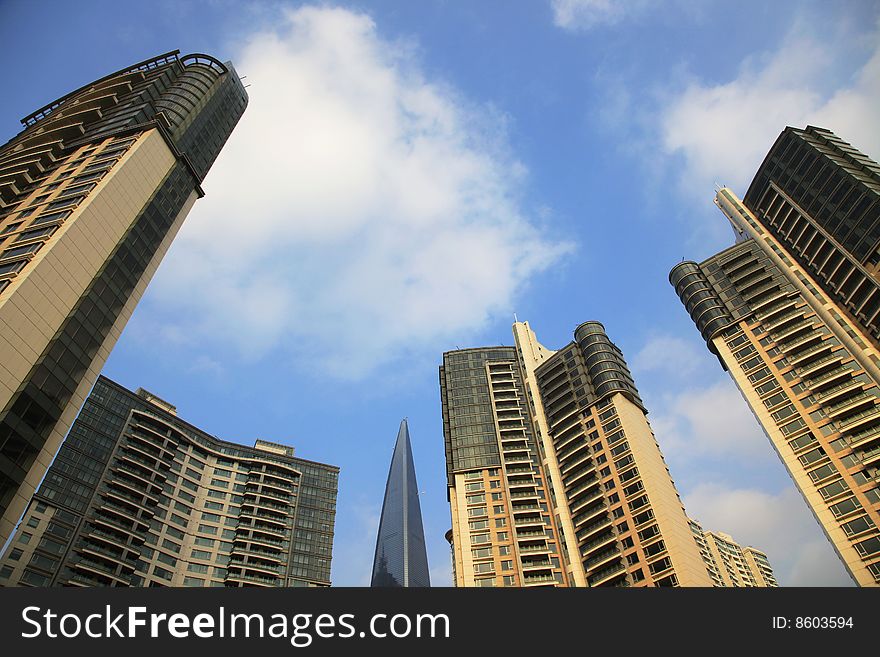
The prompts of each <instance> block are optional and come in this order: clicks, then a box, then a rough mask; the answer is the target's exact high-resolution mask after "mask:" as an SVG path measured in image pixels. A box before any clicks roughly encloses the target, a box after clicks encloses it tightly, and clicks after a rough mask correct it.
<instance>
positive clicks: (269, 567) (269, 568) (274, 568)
mask: <svg viewBox="0 0 880 657" xmlns="http://www.w3.org/2000/svg"><path fill="white" fill-rule="evenodd" d="M229 566H230V567H234V568H242V569H248V570H260V571H263V572H267V573H283V572H284V568H283V567H282V566H280V565H277V564H269V563H257V562H254V561H247V560H244V559H236V558H234V557H233V558H230V559H229Z"/></svg>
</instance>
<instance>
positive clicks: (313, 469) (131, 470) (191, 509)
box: [0, 377, 339, 587]
mask: <svg viewBox="0 0 880 657" xmlns="http://www.w3.org/2000/svg"><path fill="white" fill-rule="evenodd" d="M338 475H339V468H337V467H335V466H332V465H325V464H322V463H315V462H313V461H307V460H305V459H301V458H298V457H296V456H294V452H293V448H292V447H288V446H285V445H279V444H276V443H270V442H266V441H263V440H258V441H256V444H255V445H254V446H253V447H247V446H245V445H239V444H236V443H230V442H226V441H224V440H219V439H217V438H215V437H213V436H210V435H208V434H207V433H205V432H204V431H202V430H200V429H198V428H197V427H195V426H193V425H191V424H189V423H187V422H185V421H184V420H182V419H180V418H179V417H178V416H177V412H176V409H175V408H174V406H172V405H171V404H169V403H168V402H165V401H163V400H161V399H159V398H158V397H156V396H155V395H153V394H151V393H148V392H147V391H145V390H138V391H137V392H136V393H133V392H131V391H129V390H126V389H125V388H123V387H122V386H120V385H118V384H116V383H114V382H113V381H110V380H109V379H106V378H104V377H100V378H99V379H98V382H97V384H96V385H95V388H94V390H92V393H91V394H90V395H89V397H88V399H87V400H86V404H85V406H84V407H83V409H82V412H81V413H80V415H79V417H78V418H77V420H76V422H74V424H73V427H72V428H71V430H70V435H69V436H68V437H67V439H66V440H65V441H64V445H63V446H62V447H61V450H60V451H59V453H58V457H57V458H56V459H55V462H54V463H53V464H52V466H51V467H50V468H49V471H48V473H47V475H46V479H45V480H44V481H43V483H42V484H41V485H40V488H39V490H38V491H37V493H36V494H35V495H34V497H33V499H32V500H31V502H30V504H29V506H28V508H27V511H26V512H25V515H24V518H23V519H22V522H21V525H20V526H19V528H18V530H17V531H16V533H15V534H14V535H13V538H12V541H11V542H10V543H9V545H8V547H7V549H6V551H5V553H4V555H3V558H2V560H0V585H6V586H13V585H23V586H202V587H204V586H227V587H229V586H232V587H241V586H263V587H267V586H306V587H308V586H329V585H330V561H331V556H332V549H333V526H334V519H335V513H336V493H337V487H338Z"/></svg>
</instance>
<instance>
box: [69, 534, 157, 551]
mask: <svg viewBox="0 0 880 657" xmlns="http://www.w3.org/2000/svg"><path fill="white" fill-rule="evenodd" d="M83 536H84V537H85V538H89V539H100V540H103V541H107V542H108V543H110V544H111V545H115V546H117V547H121V548H123V549H125V550H129V551H131V552H133V553H134V554H140V551H139V550H138V548H137V547H136V546H134V545H132V544H129V543H128V540H127V539H126V537H121V536H117V535H115V534H113V533H111V532H105V531H103V530H101V529H97V528H92V529H87V530H86V531H85V532H83ZM131 536H132V535H131V534H129V535H128V537H129V538H130V537H131ZM141 542H143V541H141Z"/></svg>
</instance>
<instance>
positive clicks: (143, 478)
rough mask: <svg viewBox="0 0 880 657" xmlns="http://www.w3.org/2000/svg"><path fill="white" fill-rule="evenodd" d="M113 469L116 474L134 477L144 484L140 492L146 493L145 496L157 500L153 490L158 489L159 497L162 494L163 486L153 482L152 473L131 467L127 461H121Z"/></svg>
mask: <svg viewBox="0 0 880 657" xmlns="http://www.w3.org/2000/svg"><path fill="white" fill-rule="evenodd" d="M113 469H114V470H115V471H116V472H124V473H125V474H126V475H128V476H129V477H134V478H135V479H137V480H138V481H139V482H143V484H142V486H143V487H142V488H140V489H139V490H142V491H144V494H146V495H149V496H150V497H154V498H155V496H154V495H153V493H152V492H151V491H152V489H153V488H155V489H157V490H156V494H157V495H159V494H161V492H162V484H160V483H157V482H155V481H153V479H152V478H151V475H150V473H145V472H144V471H143V470H141V469H140V468H139V467H134V466H132V465H129V464H128V463H126V462H125V461H121V460H120V461H117V462H116V463H115V464H114V465H113ZM156 502H157V503H158V499H157V500H156Z"/></svg>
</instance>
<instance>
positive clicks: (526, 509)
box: [510, 504, 541, 513]
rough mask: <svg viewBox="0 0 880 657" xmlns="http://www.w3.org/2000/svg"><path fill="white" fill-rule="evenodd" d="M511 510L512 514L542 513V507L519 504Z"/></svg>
mask: <svg viewBox="0 0 880 657" xmlns="http://www.w3.org/2000/svg"><path fill="white" fill-rule="evenodd" d="M510 510H511V512H512V513H526V512H530V511H540V510H541V507H540V506H539V505H538V504H519V505H515V506H511V507H510Z"/></svg>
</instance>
